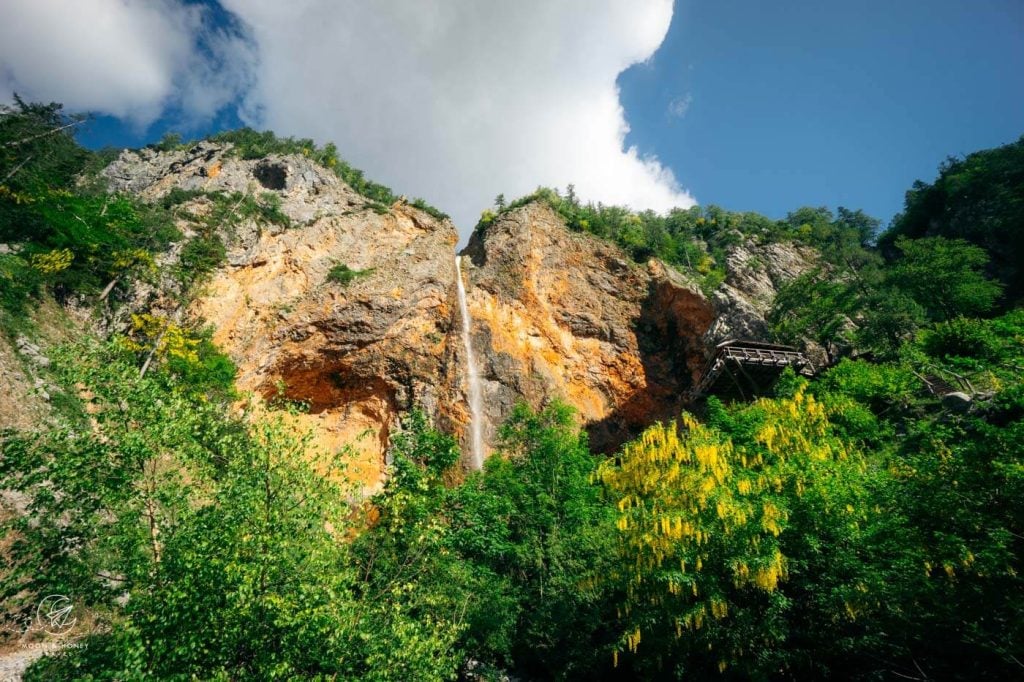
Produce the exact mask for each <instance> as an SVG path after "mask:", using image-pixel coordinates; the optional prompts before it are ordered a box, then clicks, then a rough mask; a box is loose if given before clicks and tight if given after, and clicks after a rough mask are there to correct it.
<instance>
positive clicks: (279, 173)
mask: <svg viewBox="0 0 1024 682" xmlns="http://www.w3.org/2000/svg"><path fill="white" fill-rule="evenodd" d="M252 174H253V177H255V178H256V179H257V180H258V181H259V183H260V184H261V185H263V186H264V187H266V188H267V189H273V190H280V189H284V188H285V183H287V181H288V166H286V165H284V164H283V163H273V162H269V161H261V162H260V163H258V164H257V165H256V168H254V169H253V171H252Z"/></svg>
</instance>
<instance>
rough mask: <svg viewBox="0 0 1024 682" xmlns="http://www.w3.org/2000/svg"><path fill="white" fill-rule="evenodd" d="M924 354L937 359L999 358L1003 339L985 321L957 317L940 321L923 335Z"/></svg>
mask: <svg viewBox="0 0 1024 682" xmlns="http://www.w3.org/2000/svg"><path fill="white" fill-rule="evenodd" d="M921 341H922V343H921V345H922V347H923V348H924V351H925V352H926V353H928V354H929V355H932V356H934V357H937V358H944V357H949V356H958V357H964V358H984V359H989V360H991V359H993V358H995V357H997V356H998V355H999V350H1000V339H999V336H998V335H997V334H996V333H995V332H994V331H993V330H992V329H991V328H990V325H989V324H987V323H986V322H985V321H983V320H976V319H970V318H965V317H957V318H953V319H952V320H948V321H946V322H939V323H938V324H936V325H935V326H934V327H932V328H931V329H927V330H925V331H924V332H923V333H922V339H921Z"/></svg>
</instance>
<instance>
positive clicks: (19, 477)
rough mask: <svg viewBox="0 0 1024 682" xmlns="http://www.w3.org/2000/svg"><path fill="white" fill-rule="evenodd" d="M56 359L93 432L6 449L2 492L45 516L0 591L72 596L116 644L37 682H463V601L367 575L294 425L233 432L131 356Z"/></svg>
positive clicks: (324, 471)
mask: <svg viewBox="0 0 1024 682" xmlns="http://www.w3.org/2000/svg"><path fill="white" fill-rule="evenodd" d="M55 357H56V359H57V362H58V367H59V371H60V373H61V376H62V378H63V380H64V381H65V382H67V383H68V384H70V385H76V386H80V387H84V388H85V389H87V390H89V391H91V395H92V398H91V405H92V407H91V409H90V410H89V413H90V414H89V417H88V419H89V421H90V422H91V423H92V425H93V426H92V428H89V427H88V426H84V428H78V427H76V428H69V429H66V430H58V431H53V432H50V433H47V434H35V435H16V434H8V435H7V436H5V439H4V441H3V453H4V456H3V458H2V459H0V475H2V481H3V485H4V487H5V488H7V489H15V490H18V491H20V492H21V493H22V494H24V495H26V496H27V499H29V500H31V505H30V509H31V511H30V514H29V515H28V516H26V517H16V518H14V519H11V520H9V522H8V526H7V528H6V529H5V531H6V532H15V533H17V535H18V536H19V537H20V538H21V540H20V541H19V542H18V543H16V545H15V546H14V547H13V549H12V551H11V554H10V557H11V559H12V564H11V567H10V569H9V570H7V571H6V572H5V574H4V575H3V580H2V583H0V586H2V588H3V590H4V599H5V601H4V603H5V605H12V606H15V607H17V605H18V604H20V605H21V608H23V609H25V610H28V609H30V608H32V602H33V599H35V598H37V596H38V595H40V594H49V593H51V592H54V591H56V592H60V593H62V594H68V595H73V598H74V600H75V602H76V605H78V606H80V607H87V608H89V609H91V610H92V611H93V613H94V614H96V618H98V619H99V622H100V624H101V625H105V626H106V629H107V630H108V631H109V633H110V634H103V628H101V629H100V631H99V632H98V633H97V634H95V635H92V636H89V637H88V638H87V639H86V640H85V644H86V646H85V647H83V648H80V649H69V650H67V651H65V652H64V653H63V654H62V655H60V656H58V657H56V658H53V659H47V660H44V661H43V662H42V663H40V664H39V665H37V666H35V668H34V669H33V670H32V671H30V676H29V679H47V680H57V679H83V678H90V679H91V677H90V676H94V677H95V678H98V679H125V678H131V679H139V678H157V679H172V678H173V679H190V678H193V677H196V678H200V679H294V678H309V677H316V676H324V677H332V676H340V677H344V678H352V677H356V678H359V679H373V680H407V679H424V680H431V679H434V680H442V679H450V678H451V677H452V676H453V675H454V672H455V669H456V667H457V665H458V663H459V661H458V660H457V659H456V657H455V655H454V649H453V648H452V647H453V644H454V641H455V637H456V636H457V634H458V633H459V631H460V628H459V625H458V623H457V621H456V620H455V618H457V613H458V609H457V607H458V604H456V603H454V602H452V601H451V600H448V601H445V602H444V603H433V602H430V601H423V600H422V599H419V598H418V597H419V596H420V595H422V594H423V593H424V592H423V591H422V590H420V589H418V588H417V587H416V585H417V584H418V583H419V579H418V578H417V577H416V576H415V575H409V574H404V575H391V576H390V578H391V580H386V579H383V578H382V577H381V576H379V575H376V574H374V575H372V576H371V575H370V574H364V573H362V572H360V571H357V570H356V567H357V566H358V564H357V563H356V562H354V561H353V560H352V559H351V558H350V557H351V552H352V551H353V548H352V547H351V546H350V545H349V544H348V543H347V542H345V537H346V535H347V534H349V533H351V529H352V523H353V519H352V513H351V508H350V507H349V505H348V504H346V502H345V500H346V499H348V498H349V497H350V491H349V490H347V489H345V488H343V487H341V486H340V485H339V483H338V481H340V480H343V476H341V474H342V472H341V471H340V469H339V465H340V464H341V463H343V461H344V460H343V459H336V458H333V457H325V456H323V455H320V454H318V453H316V452H315V451H311V450H310V449H309V448H308V447H307V440H306V439H305V438H304V437H300V436H297V435H296V434H295V432H294V429H293V428H292V427H290V426H288V423H287V420H286V419H283V418H281V417H273V416H271V417H269V418H266V419H262V420H257V421H255V422H252V423H250V424H247V423H245V422H243V421H238V420H236V419H233V418H230V417H229V416H228V414H227V412H226V411H225V408H224V407H223V406H222V405H220V404H218V403H215V402H212V401H209V400H206V399H205V398H203V397H199V396H196V395H195V394H193V393H191V392H189V391H181V390H178V386H179V384H178V381H177V380H176V379H175V378H174V375H173V374H171V373H164V372H161V371H159V370H154V371H152V372H150V373H149V374H147V376H146V377H144V378H140V377H139V374H138V371H137V369H136V366H135V364H134V363H132V362H125V359H124V356H123V355H121V354H120V352H119V351H118V350H117V349H116V348H96V347H77V348H73V349H69V350H68V351H67V352H66V353H62V354H60V355H58V356H55ZM83 419H84V417H83ZM83 424H84V422H83ZM342 456H344V453H342ZM450 460H451V458H450V457H449V459H448V460H437V461H435V464H436V465H437V466H442V463H443V461H450ZM58 519H59V520H60V521H59V522H56V521H57V520H58ZM371 578H372V579H371ZM435 586H436V587H437V590H436V591H435V592H431V593H430V594H433V595H434V596H436V597H438V598H440V597H442V596H443V593H442V591H441V587H442V585H441V584H436V585H435ZM378 589H379V590H381V591H378ZM425 589H426V588H424V590H425ZM124 594H127V595H130V596H129V599H128V600H127V602H124V601H123V600H120V599H119V597H120V596H121V595H124Z"/></svg>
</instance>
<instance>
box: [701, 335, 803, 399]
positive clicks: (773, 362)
mask: <svg viewBox="0 0 1024 682" xmlns="http://www.w3.org/2000/svg"><path fill="white" fill-rule="evenodd" d="M787 367H792V368H793V370H794V371H795V372H796V373H797V374H801V375H803V376H808V377H809V376H813V375H814V365H812V364H811V361H810V360H809V359H808V358H807V356H806V355H804V354H803V353H801V352H800V351H798V350H796V349H795V348H790V347H789V346H778V345H774V344H767V343H762V342H758V341H725V342H723V343H720V344H718V346H717V347H716V348H715V352H714V353H713V354H712V356H711V358H710V359H709V360H708V364H707V365H706V366H705V367H704V371H703V372H702V373H701V375H700V378H699V379H698V380H697V383H696V384H694V387H693V388H692V389H691V390H690V393H689V398H690V400H697V399H698V398H702V397H704V396H707V395H716V396H719V397H721V398H736V399H739V400H749V399H751V398H753V397H755V396H758V395H763V394H764V393H766V392H767V391H769V390H770V389H771V387H772V386H773V385H774V384H775V382H776V381H777V380H778V378H779V376H780V375H781V374H782V372H783V370H785V369H786V368H787Z"/></svg>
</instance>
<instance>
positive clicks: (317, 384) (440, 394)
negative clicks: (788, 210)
mask: <svg viewBox="0 0 1024 682" xmlns="http://www.w3.org/2000/svg"><path fill="white" fill-rule="evenodd" d="M105 174H106V176H107V178H108V179H109V181H110V184H111V188H112V189H113V190H119V191H132V192H136V193H138V194H140V195H141V196H142V197H144V198H146V199H148V200H158V199H160V198H161V197H163V196H165V195H166V194H167V193H168V192H170V191H171V190H172V189H174V188H179V189H181V190H193V191H194V192H193V194H195V196H190V197H189V198H188V199H187V201H186V203H185V204H184V208H185V209H187V210H189V211H192V212H194V213H202V212H203V210H204V202H207V201H208V197H206V196H204V195H202V194H196V192H197V191H198V192H205V193H210V192H228V193H240V195H241V196H255V195H263V194H265V193H273V194H274V195H275V196H276V197H278V200H279V204H280V210H281V212H282V213H283V214H285V215H286V216H288V218H289V219H290V221H291V223H292V227H287V228H286V227H283V226H281V225H268V224H265V223H261V222H259V221H257V220H255V219H250V220H247V221H242V222H240V223H236V224H233V225H232V226H231V227H230V229H228V228H227V227H225V229H224V240H225V242H226V243H227V246H228V253H227V258H226V263H225V264H224V265H223V266H221V267H220V268H219V269H218V270H217V271H216V272H215V273H214V274H213V275H212V277H211V278H210V279H209V281H208V283H207V284H206V285H205V286H204V288H203V289H202V291H201V292H200V294H199V295H198V296H197V297H196V298H195V299H194V301H193V302H192V303H191V306H190V307H189V308H188V310H187V311H185V314H187V315H190V316H191V317H192V318H193V319H196V320H200V319H201V320H204V321H205V322H207V323H210V324H212V325H213V327H214V329H215V332H214V340H215V341H216V342H217V343H218V344H220V345H221V347H222V348H223V349H224V350H226V351H227V352H228V353H229V354H230V355H231V357H232V358H233V359H234V360H235V362H236V363H237V364H238V366H239V370H240V371H239V377H238V385H239V388H240V389H242V390H244V391H250V392H253V393H254V394H256V395H257V396H261V397H262V398H264V399H268V398H272V397H274V396H277V395H283V396H284V397H286V398H289V399H293V400H301V401H304V402H305V403H307V404H308V406H309V411H308V413H307V414H305V415H303V416H302V417H301V420H300V421H301V424H302V425H303V426H309V427H312V429H313V430H314V432H315V434H316V439H317V442H318V443H319V444H320V445H321V446H322V447H323V448H325V449H327V450H340V449H341V448H343V447H345V446H346V445H352V446H353V447H354V448H355V450H356V452H357V456H356V457H355V458H354V460H353V463H352V465H351V466H350V471H351V473H352V474H353V476H354V477H355V478H356V479H358V480H359V481H361V482H362V483H363V484H364V485H365V486H366V487H368V488H373V487H374V486H376V485H378V484H379V482H380V481H381V478H382V474H383V467H384V463H385V456H386V450H387V444H388V437H389V433H390V431H391V430H392V429H393V428H394V427H395V426H396V425H397V423H398V418H399V416H400V415H401V413H403V412H404V411H407V410H409V409H411V408H413V407H414V406H417V405H419V406H421V407H422V408H423V409H424V410H425V411H426V412H427V413H428V414H429V415H430V417H431V418H432V419H433V420H434V422H435V423H436V424H438V425H439V426H440V427H441V428H444V429H448V430H450V431H452V432H453V433H455V434H456V435H457V436H459V437H460V438H461V439H463V441H465V440H466V437H467V436H466V434H467V432H468V429H467V428H466V426H467V422H468V420H469V415H468V410H467V407H466V386H465V383H466V371H465V368H466V366H465V357H464V356H465V351H464V347H463V344H462V339H461V338H460V334H461V320H460V319H459V306H458V303H457V300H456V298H455V297H456V287H455V263H454V247H455V244H456V242H457V239H458V236H457V233H456V230H455V227H454V226H453V225H452V224H451V223H450V222H449V221H447V220H441V219H438V218H435V217H433V216H432V215H430V214H428V213H426V212H424V211H422V210H419V209H417V208H415V207H413V206H411V205H409V204H406V203H404V202H401V201H400V202H397V203H395V204H394V205H393V206H390V207H381V206H380V205H376V204H374V203H373V202H370V201H368V200H367V199H365V198H364V197H362V196H360V195H359V194H358V193H356V192H355V191H353V190H352V189H351V188H350V187H348V186H347V185H346V184H345V183H344V182H342V181H341V180H340V179H338V177H337V176H336V175H335V174H334V173H333V172H331V171H330V170H328V169H326V168H321V167H318V166H317V165H316V164H314V163H312V162H311V161H309V160H308V159H307V158H304V157H302V156H299V155H289V156H271V157H268V158H265V159H259V160H242V159H239V158H236V157H234V156H232V155H231V153H230V145H217V144H211V143H200V144H198V145H195V146H193V147H192V148H190V149H188V150H187V151H177V152H155V151H152V150H143V151H141V152H125V153H123V154H122V155H121V157H120V158H119V159H118V160H117V161H115V162H114V163H113V164H112V165H111V166H110V167H109V168H108V169H107V170H106V171H105ZM182 228H183V230H184V231H185V233H186V235H188V225H187V224H184V223H183V224H182ZM463 254H464V256H465V257H464V258H463V276H464V282H465V286H466V291H467V304H468V308H469V312H470V316H471V318H472V320H471V340H472V343H473V347H474V351H475V353H476V356H477V364H478V365H479V367H478V370H479V372H480V375H481V379H482V385H483V404H484V419H483V422H484V423H483V432H484V440H485V442H486V444H487V447H488V448H489V447H492V446H493V444H494V440H495V435H496V431H497V428H498V426H499V425H500V424H501V422H502V421H503V420H504V418H505V417H506V416H507V415H508V414H509V412H510V411H511V409H512V407H513V406H514V405H515V404H516V402H518V401H520V400H523V401H526V402H527V403H529V404H531V405H532V406H534V407H539V406H541V405H543V404H545V403H546V402H548V401H550V400H552V399H560V400H563V401H565V402H567V403H569V404H571V405H573V406H574V407H575V408H576V409H577V410H578V412H579V416H580V419H581V421H582V422H583V423H585V424H586V425H587V427H588V429H589V430H590V433H591V438H592V443H593V444H594V445H595V446H596V447H597V448H599V449H605V450H607V449H611V448H613V447H615V446H616V445H618V444H619V443H621V442H622V441H623V440H624V439H626V438H628V437H629V436H631V435H633V434H635V433H636V432H637V431H638V430H639V429H640V428H642V427H643V426H645V425H647V424H649V423H651V422H652V421H654V420H656V419H662V418H667V417H670V416H672V415H674V414H677V413H678V411H679V409H680V408H681V407H682V406H683V405H682V400H683V395H684V393H685V391H686V389H687V388H689V386H690V385H691V384H692V382H693V381H694V379H695V378H696V376H697V374H698V373H699V371H700V370H701V368H702V366H703V364H704V362H705V359H706V356H707V351H708V348H709V347H710V346H712V345H713V344H714V343H715V342H717V341H719V340H722V339H724V338H727V337H760V336H763V335H764V333H765V331H766V330H765V326H764V314H765V313H766V311H767V310H768V308H769V307H770V305H771V299H772V297H773V296H774V294H775V291H776V289H777V287H778V286H779V285H780V284H781V283H782V282H784V281H786V280H787V279H789V278H792V277H795V276H797V275H798V274H800V273H801V272H803V271H805V270H806V269H807V268H808V267H810V266H811V264H812V263H813V262H814V254H813V252H811V251H808V250H805V249H799V248H796V247H793V246H790V245H782V244H770V245H764V246H761V245H757V244H755V243H753V242H742V243H741V244H740V245H739V246H734V247H732V248H731V250H730V251H729V254H728V262H727V269H728V275H727V277H726V280H725V282H724V283H723V284H722V285H721V286H720V287H719V288H718V289H717V290H716V291H714V292H713V293H712V294H711V295H710V296H707V295H705V293H703V292H702V291H701V289H700V287H699V286H698V285H697V283H696V282H694V281H691V280H690V279H688V278H687V277H686V276H684V275H683V274H681V273H679V272H677V271H676V270H674V269H673V268H671V267H669V266H667V265H665V264H663V263H661V262H660V261H656V260H652V261H650V262H647V263H643V264H637V263H634V262H633V261H631V260H630V259H629V258H628V257H626V256H625V255H624V254H623V253H622V252H621V251H620V250H619V249H618V248H617V247H615V246H614V245H612V244H610V243H608V242H605V241H602V240H599V239H597V238H595V237H592V236H589V235H585V234H579V233H573V232H570V231H569V230H568V229H567V228H566V227H565V224H564V222H563V221H562V219H561V218H560V217H559V216H558V214H557V213H555V212H554V211H552V210H551V209H550V208H548V207H547V205H545V204H543V203H539V202H534V203H531V204H527V205H525V206H522V207H520V208H517V209H515V210H512V211H508V212H505V213H503V214H501V215H500V216H499V217H498V218H497V219H496V220H495V221H494V222H493V223H491V224H490V225H488V226H487V227H486V228H481V229H478V230H477V231H476V233H474V235H473V236H472V238H471V240H470V242H469V244H468V246H467V247H466V249H465V250H464V251H463ZM172 257H173V250H172V255H171V256H169V258H172ZM336 266H346V267H347V268H348V271H349V272H350V273H353V276H352V277H351V281H349V282H348V283H345V282H339V281H333V280H332V279H331V278H330V277H329V274H330V272H331V270H332V268H335V267H336ZM139 292H140V293H139V294H138V295H137V296H136V302H135V304H134V305H135V307H136V308H141V307H154V306H155V307H160V306H161V305H164V307H165V308H166V303H165V302H163V300H162V298H161V295H160V292H159V291H156V290H155V289H153V288H150V289H149V290H147V289H146V288H145V287H139ZM165 312H167V310H165ZM466 449H467V450H468V448H466ZM467 461H468V460H467Z"/></svg>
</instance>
